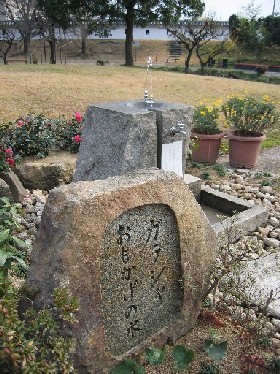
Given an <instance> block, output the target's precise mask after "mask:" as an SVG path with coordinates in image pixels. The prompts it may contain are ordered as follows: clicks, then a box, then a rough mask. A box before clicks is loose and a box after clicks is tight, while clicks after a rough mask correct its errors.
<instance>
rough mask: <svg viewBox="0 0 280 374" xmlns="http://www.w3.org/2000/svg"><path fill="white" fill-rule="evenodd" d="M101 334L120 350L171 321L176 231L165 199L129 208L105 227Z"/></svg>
mask: <svg viewBox="0 0 280 374" xmlns="http://www.w3.org/2000/svg"><path fill="white" fill-rule="evenodd" d="M101 271H102V281H101V288H102V289H101V293H102V300H103V312H104V325H105V334H106V339H107V342H108V346H109V349H110V350H111V352H112V354H114V355H120V354H122V353H124V352H126V351H127V350H129V349H131V348H133V347H134V346H135V345H137V344H139V343H141V342H142V341H143V340H145V339H147V338H148V337H150V336H152V335H153V334H155V333H156V332H157V331H159V330H160V329H162V328H163V327H165V326H167V325H169V324H170V323H172V322H173V321H174V320H175V319H176V317H177V316H178V314H179V313H180V308H181V304H182V298H183V289H182V283H181V277H182V271H181V257H180V248H179V232H178V227H177V221H176V218H175V215H174V213H173V211H172V210H171V209H170V208H169V207H168V206H166V205H158V204H153V205H144V206H141V207H137V208H134V209H131V210H129V211H127V212H125V213H123V214H122V215H120V216H119V217H118V218H116V219H115V220H114V221H113V222H112V224H111V225H110V226H109V227H107V230H106V232H105V235H104V238H103V243H102V248H101Z"/></svg>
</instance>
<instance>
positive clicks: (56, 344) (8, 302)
mask: <svg viewBox="0 0 280 374" xmlns="http://www.w3.org/2000/svg"><path fill="white" fill-rule="evenodd" d="M4 287H5V294H4V297H3V298H2V300H1V302H0V325H1V334H0V345H1V348H2V349H1V351H0V371H1V372H2V373H21V372H24V373H73V372H75V370H74V368H73V364H72V362H71V359H70V354H71V352H72V351H73V347H74V340H73V339H70V338H65V337H63V336H62V335H61V327H62V325H63V324H65V323H67V322H65V318H64V317H63V316H62V314H61V309H60V308H59V307H58V304H59V300H61V299H63V300H64V301H63V305H64V310H67V313H68V317H69V318H70V317H71V315H72V313H73V312H74V311H75V310H77V304H76V302H73V300H70V299H69V297H68V296H67V297H68V302H67V304H65V295H66V291H65V290H64V289H62V290H55V292H54V295H53V302H54V306H53V307H52V308H48V309H47V308H45V309H42V310H40V311H35V310H34V309H29V310H27V311H26V313H25V318H24V320H21V319H20V318H19V315H18V312H17V309H18V305H19V300H20V296H21V295H20V293H19V292H18V291H16V290H15V289H14V288H13V287H12V286H11V284H10V283H6V284H5V285H4ZM69 300H70V301H69ZM71 318H72V317H71ZM68 320H69V319H68ZM71 322H73V318H72V319H71Z"/></svg>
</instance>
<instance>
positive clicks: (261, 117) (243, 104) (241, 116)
mask: <svg viewBox="0 0 280 374" xmlns="http://www.w3.org/2000/svg"><path fill="white" fill-rule="evenodd" d="M221 109H222V112H223V114H224V116H225V120H226V123H227V125H228V126H229V127H230V128H231V130H232V131H229V132H227V137H228V139H229V164H230V165H231V166H234V167H238V168H243V167H244V168H253V167H254V166H255V165H256V163H257V161H258V157H259V153H260V149H261V142H262V141H263V140H264V139H265V135H264V130H265V129H267V128H270V127H272V126H273V125H274V124H275V123H276V122H277V121H278V119H279V114H278V112H277V110H276V106H275V104H274V103H272V102H271V101H270V100H269V97H268V96H264V97H263V98H262V99H260V98H257V97H254V96H252V95H249V96H232V97H230V98H229V99H228V100H226V101H225V103H224V104H223V105H222V108H221Z"/></svg>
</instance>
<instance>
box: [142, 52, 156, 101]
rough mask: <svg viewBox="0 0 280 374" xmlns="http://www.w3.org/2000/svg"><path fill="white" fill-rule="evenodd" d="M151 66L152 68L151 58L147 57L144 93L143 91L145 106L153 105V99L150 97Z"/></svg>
mask: <svg viewBox="0 0 280 374" xmlns="http://www.w3.org/2000/svg"><path fill="white" fill-rule="evenodd" d="M152 66H153V61H152V57H151V56H149V57H148V60H147V75H146V88H145V91H144V101H145V103H147V104H153V103H154V101H153V97H152V77H151V74H150V67H152ZM148 86H149V89H150V97H149V90H148Z"/></svg>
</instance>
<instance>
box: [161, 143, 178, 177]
mask: <svg viewBox="0 0 280 374" xmlns="http://www.w3.org/2000/svg"><path fill="white" fill-rule="evenodd" d="M182 158H183V141H182V140H178V141H176V142H173V143H169V144H162V156H161V168H162V169H163V170H166V171H174V173H176V174H178V175H179V176H180V177H182V178H183V160H182Z"/></svg>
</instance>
